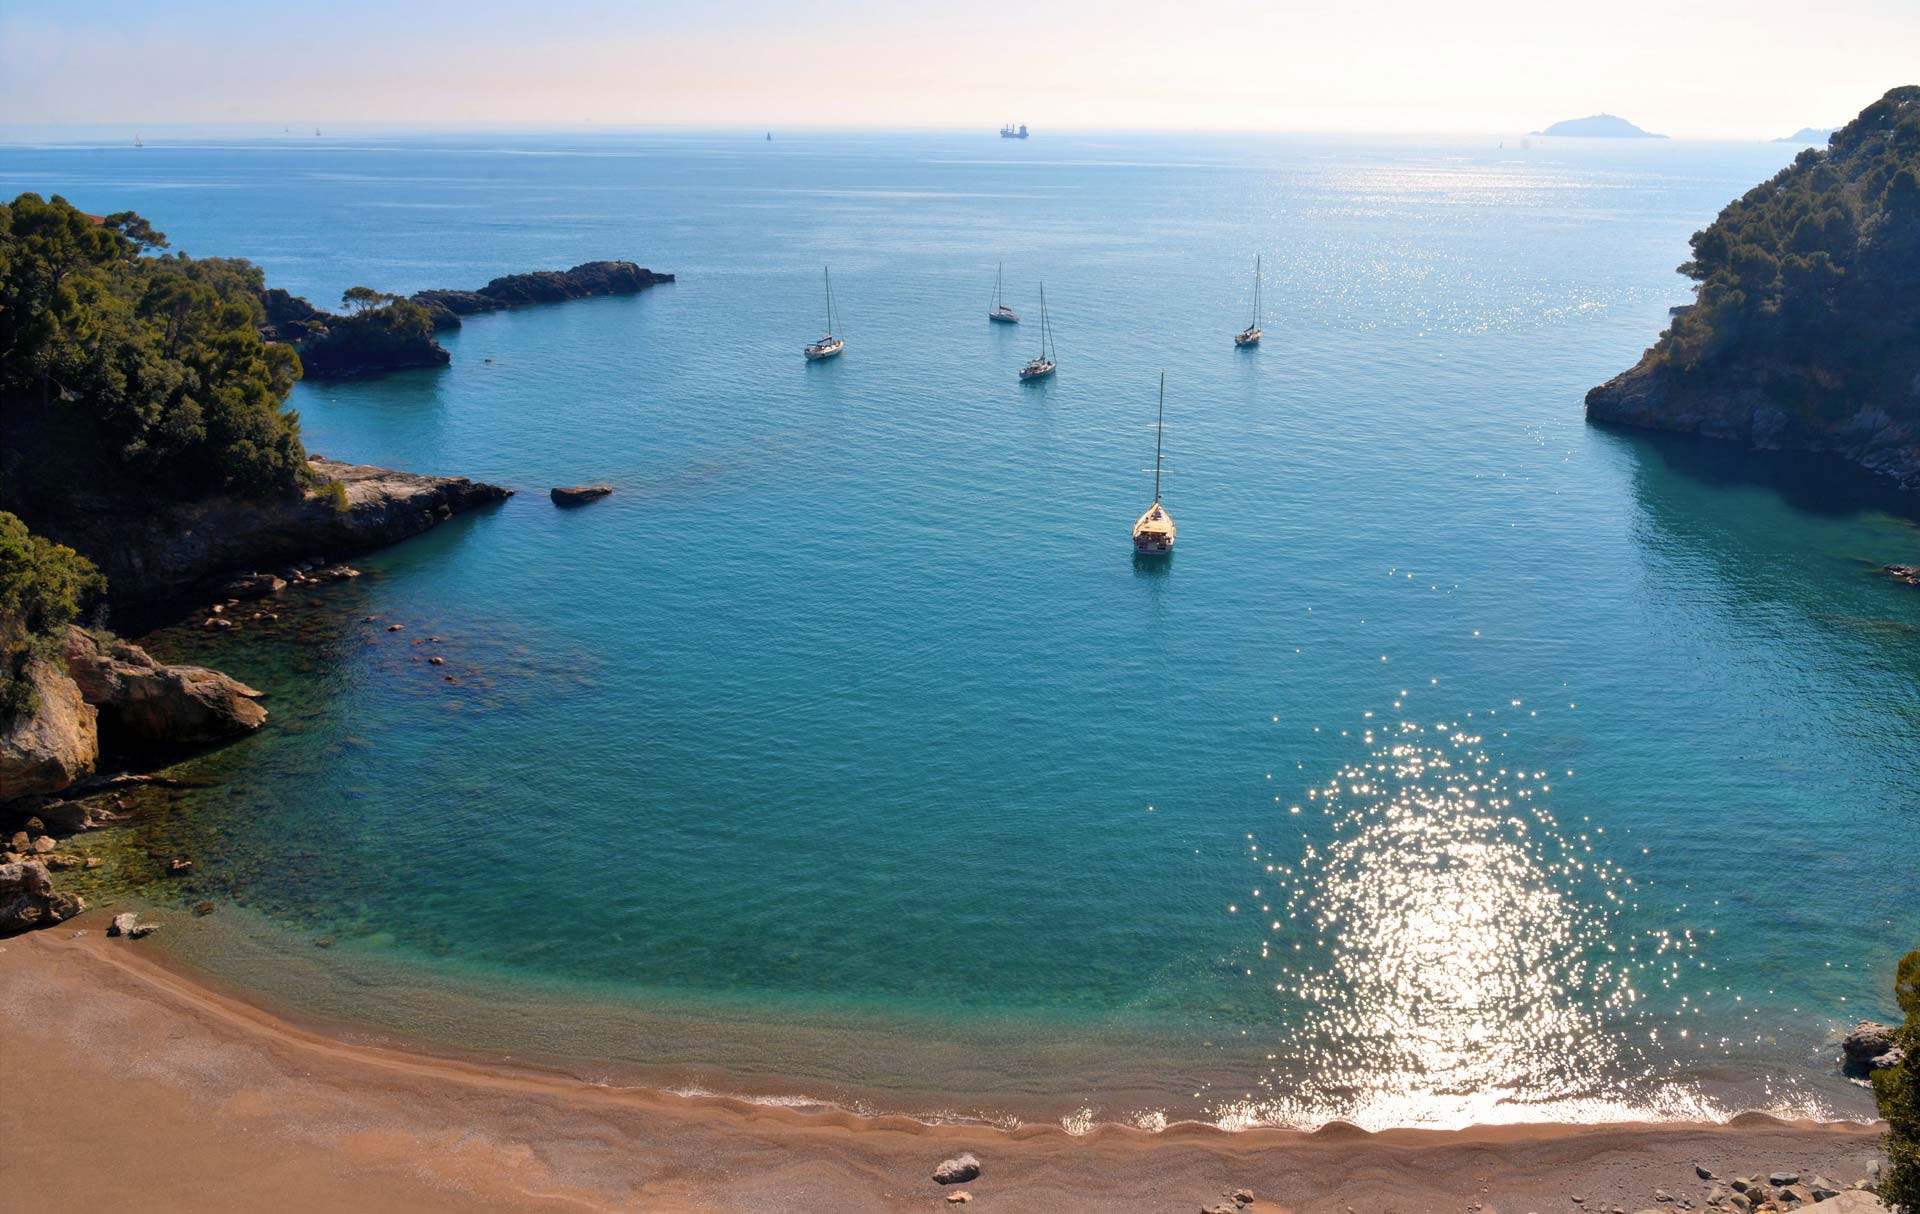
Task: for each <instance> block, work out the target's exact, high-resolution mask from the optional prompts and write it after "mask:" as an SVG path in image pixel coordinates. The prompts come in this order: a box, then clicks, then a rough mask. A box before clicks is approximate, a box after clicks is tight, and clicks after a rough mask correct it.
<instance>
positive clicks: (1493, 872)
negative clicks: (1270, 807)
mask: <svg viewBox="0 0 1920 1214" xmlns="http://www.w3.org/2000/svg"><path fill="white" fill-rule="evenodd" d="M1403 694H1404V693H1403ZM1510 710H1511V709H1510ZM1367 718H1368V719H1366V720H1363V722H1362V723H1361V725H1360V727H1359V728H1358V729H1356V730H1355V731H1354V732H1355V733H1357V734H1358V735H1359V739H1360V741H1361V742H1362V743H1363V744H1364V745H1365V746H1367V747H1368V748H1369V750H1368V753H1367V755H1366V757H1365V758H1364V759H1362V760H1360V761H1358V762H1354V763H1351V764H1349V765H1347V766H1345V767H1343V768H1341V769H1340V770H1339V771H1337V772H1336V773H1335V774H1334V775H1333V776H1332V777H1331V778H1330V779H1328V780H1327V781H1326V782H1325V783H1324V784H1322V785H1320V786H1318V787H1313V788H1309V789H1308V790H1307V791H1306V793H1305V795H1304V797H1303V798H1302V799H1301V800H1300V801H1299V803H1297V804H1277V805H1276V806H1275V809H1276V811H1277V813H1278V816H1279V821H1278V823H1277V825H1278V826H1279V828H1280V829H1281V830H1282V831H1284V832H1286V833H1285V834H1283V835H1282V836H1281V837H1280V838H1281V839H1284V840H1285V842H1281V841H1280V840H1278V839H1277V840H1276V841H1275V842H1274V843H1273V844H1270V845H1269V844H1264V843H1262V842H1261V841H1260V840H1258V839H1251V840H1250V842H1249V847H1250V848H1251V854H1252V857H1253V859H1254V861H1255V863H1256V864H1257V865H1258V868H1259V873H1260V877H1259V880H1258V882H1257V883H1256V885H1255V887H1254V888H1253V889H1252V891H1251V894H1250V904H1249V901H1248V900H1243V901H1242V902H1240V903H1238V904H1236V910H1237V911H1240V912H1248V911H1257V912H1259V913H1260V915H1261V917H1262V918H1263V919H1264V920H1265V923H1264V926H1265V927H1266V933H1265V935H1264V938H1263V939H1262V941H1261V943H1260V952H1259V958H1260V959H1259V962H1258V964H1257V965H1256V966H1254V967H1253V968H1252V970H1251V975H1252V976H1253V977H1256V978H1258V979H1260V980H1263V981H1264V982H1265V983H1267V984H1268V985H1269V986H1270V987H1271V991H1272V998H1273V999H1275V1000H1277V1001H1278V1002H1279V1003H1280V1004H1281V1005H1282V1006H1280V1007H1278V1008H1275V1009H1274V1010H1275V1011H1276V1012H1278V1013H1279V1015H1278V1016H1276V1017H1275V1018H1274V1021H1273V1022H1275V1023H1280V1024H1287V1025H1290V1026H1295V1027H1292V1028H1290V1029H1289V1030H1288V1031H1287V1032H1286V1034H1285V1036H1284V1037H1283V1038H1282V1039H1281V1040H1280V1041H1278V1042H1276V1043H1275V1050H1274V1053H1273V1054H1272V1055H1270V1056H1271V1057H1272V1058H1274V1059H1276V1061H1275V1062H1274V1064H1273V1069H1272V1070H1271V1071H1270V1072H1269V1073H1268V1075H1267V1076H1266V1077H1265V1079H1264V1080H1263V1082H1262V1084H1261V1091H1259V1092H1249V1093H1247V1094H1246V1095H1245V1097H1244V1098H1240V1099H1234V1100H1231V1101H1229V1102H1227V1103H1226V1104H1224V1105H1222V1106H1220V1107H1219V1108H1218V1109H1217V1110H1216V1112H1217V1114H1218V1116H1219V1119H1220V1120H1221V1121H1222V1123H1224V1124H1235V1123H1238V1124H1255V1123H1266V1124H1273V1123H1280V1124H1293V1125H1314V1124H1320V1123H1324V1122H1325V1121H1327V1120H1329V1119H1332V1118H1335V1117H1339V1118H1345V1119H1348V1120H1352V1121H1355V1122H1357V1123H1359V1124H1361V1125H1363V1126H1367V1127H1369V1128H1375V1127H1381V1126H1387V1125H1413V1124H1436V1123H1441V1124H1464V1123H1467V1122H1494V1121H1515V1120H1538V1119H1542V1118H1545V1117H1547V1116H1553V1117H1555V1118H1573V1119H1583V1118H1582V1117H1581V1114H1582V1111H1583V1110H1584V1112H1585V1114H1586V1116H1587V1117H1589V1118H1591V1117H1601V1116H1608V1115H1620V1113H1621V1112H1623V1111H1624V1110H1626V1109H1627V1108H1628V1107H1630V1108H1631V1109H1632V1110H1633V1111H1635V1112H1636V1113H1639V1114H1642V1115H1644V1114H1645V1113H1646V1112H1648V1111H1650V1107H1651V1106H1653V1105H1665V1106H1667V1111H1668V1112H1669V1113H1685V1112H1686V1111H1687V1110H1686V1109H1684V1108H1674V1107H1672V1106H1673V1103H1674V1102H1675V1101H1679V1102H1681V1103H1682V1104H1684V1103H1686V1102H1687V1101H1688V1100H1689V1099H1690V1098H1689V1097H1687V1096H1686V1095H1684V1094H1683V1093H1680V1092H1677V1091H1672V1092H1662V1091H1655V1090H1651V1087H1652V1086H1653V1085H1650V1084H1649V1083H1648V1082H1644V1081H1645V1080H1646V1079H1647V1076H1648V1072H1647V1069H1646V1066H1645V1064H1644V1062H1643V1061H1642V1060H1641V1059H1640V1058H1638V1057H1637V1053H1636V1047H1635V1046H1633V1045H1632V1044H1631V1042H1630V1039H1629V1034H1628V1033H1626V1032H1625V1031H1623V1030H1624V1027H1625V1026H1626V1025H1627V1024H1628V1023H1630V1022H1631V1021H1632V1020H1633V1019H1634V1018H1635V1013H1636V1006H1635V1005H1636V1003H1637V1001H1638V998H1639V996H1638V992H1637V991H1636V989H1635V985H1634V982H1635V975H1636V973H1637V972H1638V971H1637V969H1636V962H1635V961H1634V959H1633V953H1634V950H1632V949H1631V948H1626V949H1620V948H1618V946H1616V944H1615V942H1614V940H1613V938H1612V937H1613V935H1614V933H1613V932H1612V931H1611V930H1610V929H1611V928H1612V927H1613V924H1614V919H1615V916H1616V915H1617V914H1618V913H1619V908H1620V906H1621V905H1622V899H1621V896H1620V893H1619V890H1620V889H1622V888H1625V887H1627V886H1628V885H1630V882H1629V881H1628V879H1627V878H1626V876H1625V874H1623V873H1622V872H1621V871H1620V870H1619V868H1618V867H1617V866H1615V865H1614V864H1613V863H1612V862H1610V861H1607V860H1604V859H1597V858H1595V857H1594V856H1593V855H1592V846H1591V839H1590V836H1588V835H1578V834H1576V835H1572V836H1570V835H1568V834H1567V833H1565V832H1563V831H1562V829H1561V827H1560V825H1559V823H1558V822H1557V821H1556V819H1555V817H1554V814H1553V811H1552V810H1551V809H1550V808H1549V807H1548V806H1547V804H1546V803H1545V799H1546V798H1547V797H1548V795H1549V794H1550V793H1551V790H1552V782H1551V780H1550V779H1549V778H1548V774H1547V773H1546V772H1544V771H1531V770H1513V769H1509V768H1506V767H1503V766H1501V765H1500V764H1499V763H1497V762H1496V761H1495V760H1494V759H1493V758H1492V757H1491V756H1490V755H1489V754H1488V752H1487V750H1486V748H1485V746H1484V741H1483V737H1482V735H1481V733H1480V732H1479V727H1478V726H1477V725H1476V724H1475V723H1474V722H1473V721H1472V720H1470V719H1463V720H1462V721H1459V722H1442V723H1417V722H1412V721H1402V722H1399V723H1396V724H1384V723H1376V722H1375V721H1373V720H1372V719H1371V718H1372V714H1371V713H1369V714H1367ZM1342 732H1343V733H1345V732H1346V731H1342ZM1315 818H1318V819H1319V820H1318V821H1315V820H1314V819H1315ZM1636 1078H1638V1079H1640V1080H1642V1082H1638V1083H1636V1082H1635V1080H1636ZM1548 1106H1551V1112H1549V1107H1548Z"/></svg>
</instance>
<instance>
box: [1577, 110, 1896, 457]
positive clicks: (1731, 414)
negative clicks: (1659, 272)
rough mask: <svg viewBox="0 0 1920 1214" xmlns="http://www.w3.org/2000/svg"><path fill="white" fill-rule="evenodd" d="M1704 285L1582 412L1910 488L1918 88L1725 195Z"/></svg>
mask: <svg viewBox="0 0 1920 1214" xmlns="http://www.w3.org/2000/svg"><path fill="white" fill-rule="evenodd" d="M1690 244H1691V247H1692V250H1693V257H1692V259H1691V260H1690V261H1688V262H1686V263H1685V264H1684V265H1682V266H1681V267H1680V272H1681V273H1682V274H1685V275H1686V276H1687V277H1689V278H1691V279H1693V280H1694V281H1695V282H1697V283H1698V284H1699V285H1698V287H1697V288H1696V289H1695V301H1694V303H1693V304H1692V305H1690V306H1688V307H1685V308H1676V309H1674V310H1673V312H1672V322H1671V323H1670V324H1669V325H1668V327H1667V330H1666V332H1664V333H1662V334H1661V335H1660V339H1659V341H1658V342H1657V343H1656V344H1655V345H1654V346H1653V348H1652V349H1650V350H1648V351H1647V352H1646V353H1645V354H1644V355H1643V356H1642V357H1641V359H1640V361H1639V363H1638V364H1636V365H1635V366H1634V367H1633V368H1632V369H1631V370H1628V371H1626V372H1624V373H1623V374H1620V375H1617V376H1615V377H1614V378H1613V379H1611V380H1608V381H1607V382H1606V383H1604V384H1602V385H1600V386H1599V387H1597V388H1595V389H1593V390H1592V391H1591V392H1589V393H1587V399H1586V404H1587V417H1588V418H1589V419H1590V420H1592V421H1597V422H1609V423H1613V424H1617V425H1625V426H1637V427H1641V428H1644V429H1649V430H1667V431H1672V432H1675V433H1681V434H1695V435H1699V436H1701V437H1704V438H1711V439H1718V440H1724V441H1727V442H1733V443H1738V444H1741V445H1742V446H1745V447H1749V448H1754V449H1758V450H1764V451H1789V452H1812V453H1819V454H1822V455H1830V456H1834V457H1838V458H1839V459H1842V460H1846V461H1849V462H1851V463H1852V464H1854V465H1856V466H1858V467H1859V468H1861V469H1863V470H1864V471H1867V472H1870V473H1874V474H1876V475H1879V476H1883V477H1886V478H1887V479H1888V480H1889V481H1891V482H1892V483H1893V484H1894V485H1895V486H1897V487H1898V488H1899V489H1901V490H1904V491H1905V492H1908V493H1920V86H1916V85H1904V86H1902V87H1900V88H1896V89H1891V90H1889V91H1888V92H1887V94H1886V95H1885V96H1884V97H1882V98H1880V100H1878V101H1876V102H1874V103H1873V104H1872V105H1870V106H1868V107H1867V108H1866V109H1864V110H1862V111H1861V112H1860V116H1859V117H1858V118H1855V119H1854V120H1853V121H1852V122H1850V123H1848V124H1847V125H1846V126H1844V127H1842V128H1841V129H1840V130H1839V131H1837V132H1835V134H1834V135H1833V138H1832V140H1831V141H1830V142H1829V143H1828V145H1827V147H1825V148H1807V149H1804V150H1803V151H1801V152H1800V153H1799V154H1798V155H1796V156H1795V157H1794V159H1793V163H1792V164H1790V165H1788V166H1787V167H1786V168H1784V169H1782V170H1781V171H1780V172H1778V173H1776V174H1775V175H1774V176H1773V177H1772V178H1770V179H1768V180H1767V181H1764V182H1761V183H1760V184H1759V185H1756V186H1755V187H1753V188H1752V189H1751V190H1748V191H1747V192H1746V193H1745V194H1743V195H1741V196H1740V197H1739V198H1736V199H1734V200H1733V201H1732V202H1729V203H1728V204H1727V205H1726V207H1725V208H1724V209H1722V210H1721V212H1720V214H1719V216H1718V217H1717V218H1715V219H1714V221H1713V223H1711V224H1709V225H1708V226H1707V227H1705V228H1703V229H1702V230H1700V231H1698V232H1696V233H1694V235H1693V238H1692V240H1691V242H1690Z"/></svg>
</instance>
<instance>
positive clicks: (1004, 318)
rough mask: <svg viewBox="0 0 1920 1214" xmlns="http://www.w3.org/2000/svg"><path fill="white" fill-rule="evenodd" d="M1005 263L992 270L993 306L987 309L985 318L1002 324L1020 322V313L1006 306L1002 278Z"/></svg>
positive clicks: (1004, 271) (1004, 273)
mask: <svg viewBox="0 0 1920 1214" xmlns="http://www.w3.org/2000/svg"><path fill="white" fill-rule="evenodd" d="M1006 268H1007V267H1006V263H1005V262H1002V263H1001V264H1000V268H999V269H997V270H995V271H994V272H993V307H991V308H989V309H987V319H988V320H991V321H995V322H996V323H999V324H1003V325H1017V324H1019V323H1020V313H1018V312H1016V311H1014V310H1013V309H1012V308H1009V307H1008V306H1007V296H1006V291H1005V287H1004V283H1003V280H1004V278H1005V275H1006Z"/></svg>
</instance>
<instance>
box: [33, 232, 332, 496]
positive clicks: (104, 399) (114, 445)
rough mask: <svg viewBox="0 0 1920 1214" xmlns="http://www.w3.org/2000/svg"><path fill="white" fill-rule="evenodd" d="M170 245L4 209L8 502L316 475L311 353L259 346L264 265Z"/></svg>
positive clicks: (274, 485) (287, 482)
mask: <svg viewBox="0 0 1920 1214" xmlns="http://www.w3.org/2000/svg"><path fill="white" fill-rule="evenodd" d="M166 245H167V241H166V237H165V236H164V235H162V234H161V233H159V232H156V231H154V230H153V228H152V227H151V225H149V224H148V223H147V221H146V220H144V219H141V218H140V217H139V216H137V215H134V214H132V213H131V212H121V213H119V214H116V215H109V216H106V217H104V219H96V218H95V217H92V216H88V215H86V214H83V213H82V212H80V211H78V210H76V209H75V208H74V207H73V206H71V205H69V204H68V203H67V202H66V200H64V199H62V198H60V197H58V196H56V197H54V198H52V199H50V200H45V199H42V198H41V197H40V196H39V195H37V194H22V195H20V196H19V197H18V198H16V199H14V201H13V202H12V203H11V204H0V505H7V506H10V507H12V508H13V509H16V510H23V511H25V510H26V509H27V508H28V507H29V506H31V507H34V508H36V509H40V510H44V509H47V508H49V507H51V506H52V505H54V504H55V503H56V501H57V500H63V499H65V498H66V497H68V496H70V495H73V494H76V493H80V494H111V495H114V496H119V497H125V498H143V499H147V500H153V499H162V500H176V501H184V500H195V499H199V498H204V497H207V496H210V495H214V494H235V495H240V496H249V497H263V496H268V495H273V494H278V493H284V492H289V491H292V490H293V489H295V488H296V487H298V486H300V485H302V484H303V483H304V482H305V480H306V478H307V470H306V459H305V453H304V452H303V450H302V449H301V446H300V425H299V418H298V417H297V416H296V415H295V414H293V413H292V412H289V411H286V410H284V409H283V406H284V405H285V403H286V398H287V392H288V390H289V389H290V388H291V387H292V386H293V383H294V381H295V380H296V379H298V378H299V377H300V360H299V358H298V356H297V355H296V354H295V353H294V351H293V349H292V347H290V346H286V345H282V344H278V343H269V342H266V341H264V340H262V338H261V335H260V325H261V323H262V321H263V320H264V311H263V308H262V305H261V302H260V296H261V292H262V288H263V286H264V283H263V281H262V276H261V272H260V270H259V268H258V267H256V266H253V265H251V264H249V263H247V262H245V261H239V260H232V259H225V258H201V259H194V258H189V257H187V256H185V255H184V254H176V255H167V254H165V253H161V252H159V250H162V249H164V248H165V247H166ZM30 517H31V514H30Z"/></svg>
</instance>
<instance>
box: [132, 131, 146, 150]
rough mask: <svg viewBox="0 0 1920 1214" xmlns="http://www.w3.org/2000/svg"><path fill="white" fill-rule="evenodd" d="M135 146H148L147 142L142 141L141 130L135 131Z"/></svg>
mask: <svg viewBox="0 0 1920 1214" xmlns="http://www.w3.org/2000/svg"><path fill="white" fill-rule="evenodd" d="M133 146H134V147H137V148H143V147H146V146H147V145H146V144H144V143H141V142H140V132H138V131H135V132H134V133H133Z"/></svg>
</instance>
